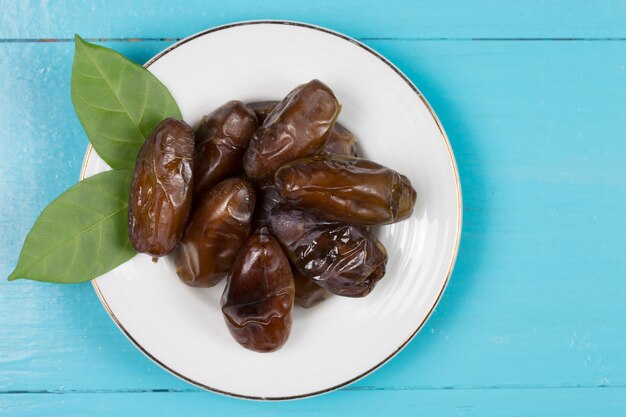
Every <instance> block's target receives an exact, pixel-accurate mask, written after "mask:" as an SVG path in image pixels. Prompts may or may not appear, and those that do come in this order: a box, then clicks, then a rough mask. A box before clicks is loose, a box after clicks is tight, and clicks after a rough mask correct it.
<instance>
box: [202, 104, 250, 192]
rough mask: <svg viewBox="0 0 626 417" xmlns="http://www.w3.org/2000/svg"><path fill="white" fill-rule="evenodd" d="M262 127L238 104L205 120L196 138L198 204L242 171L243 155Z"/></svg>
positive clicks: (218, 111)
mask: <svg viewBox="0 0 626 417" xmlns="http://www.w3.org/2000/svg"><path fill="white" fill-rule="evenodd" d="M258 127H259V124H258V122H257V119H256V116H255V115H254V112H252V110H250V109H249V108H248V107H247V106H246V105H245V104H243V103H242V102H240V101H236V100H233V101H229V102H228V103H226V104H224V105H223V106H220V107H218V108H217V109H215V110H214V111H213V112H212V113H211V114H209V115H208V116H204V117H203V118H202V123H201V124H200V126H199V127H198V129H197V130H196V134H195V138H196V156H195V158H194V170H193V175H194V199H195V200H199V199H200V198H201V197H202V196H203V195H204V194H206V193H207V192H208V191H209V190H210V189H211V188H212V187H213V186H214V185H215V184H217V183H218V182H220V181H222V180H223V179H226V178H228V177H232V176H235V175H237V174H239V173H240V172H241V171H242V169H243V155H244V154H245V153H246V148H247V147H248V143H249V142H250V138H251V137H252V135H253V134H254V132H255V131H256V129H257V128H258Z"/></svg>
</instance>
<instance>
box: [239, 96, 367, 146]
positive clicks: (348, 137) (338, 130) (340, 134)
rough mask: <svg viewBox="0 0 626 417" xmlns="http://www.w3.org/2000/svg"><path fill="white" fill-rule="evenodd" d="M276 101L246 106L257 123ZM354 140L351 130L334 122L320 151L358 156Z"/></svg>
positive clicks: (274, 105)
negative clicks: (254, 116)
mask: <svg viewBox="0 0 626 417" xmlns="http://www.w3.org/2000/svg"><path fill="white" fill-rule="evenodd" d="M278 103H279V102H278V101H257V102H254V103H249V104H248V107H249V108H250V109H251V110H252V111H253V112H254V114H256V118H257V119H258V121H259V124H262V123H263V122H264V121H265V119H266V118H267V115H268V114H270V113H271V111H272V110H274V107H276V105H277V104H278ZM356 142H357V140H356V137H355V136H354V135H353V134H352V132H350V131H349V130H348V129H346V128H345V127H343V125H341V124H340V123H335V125H334V126H333V128H332V130H331V131H330V135H329V136H328V139H327V140H326V143H325V144H324V146H323V147H322V150H321V151H320V153H322V154H325V155H346V156H358V155H357V149H356Z"/></svg>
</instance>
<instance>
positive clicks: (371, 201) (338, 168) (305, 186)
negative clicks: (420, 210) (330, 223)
mask: <svg viewBox="0 0 626 417" xmlns="http://www.w3.org/2000/svg"><path fill="white" fill-rule="evenodd" d="M274 183H275V185H276V188H277V189H278V190H279V192H280V194H281V196H282V197H283V198H284V199H285V200H287V201H290V202H293V203H294V204H296V205H298V206H300V207H306V208H309V209H312V210H315V211H316V212H318V214H320V215H321V216H323V217H325V218H327V219H329V220H335V221H339V222H344V223H349V224H360V225H371V226H373V225H382V224H389V223H395V222H398V221H401V220H404V219H406V218H408V217H410V216H411V214H412V213H413V207H414V205H415V198H416V192H415V189H414V188H413V187H412V186H411V182H410V181H409V179H408V178H407V177H405V176H404V175H400V174H399V173H397V172H396V171H394V170H392V169H389V168H386V167H384V166H382V165H380V164H377V163H375V162H372V161H368V160H366V159H360V158H353V157H349V156H339V155H316V156H312V157H309V158H302V159H298V160H296V161H293V162H291V163H289V164H287V165H285V166H283V167H282V168H280V169H279V170H278V172H276V177H275V181H274Z"/></svg>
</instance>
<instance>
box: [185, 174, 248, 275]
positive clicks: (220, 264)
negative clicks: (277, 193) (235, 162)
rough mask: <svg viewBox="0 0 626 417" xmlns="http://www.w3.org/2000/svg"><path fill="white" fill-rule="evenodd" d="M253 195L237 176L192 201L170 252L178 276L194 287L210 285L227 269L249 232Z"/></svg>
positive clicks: (246, 183) (225, 273) (245, 183)
mask: <svg viewBox="0 0 626 417" xmlns="http://www.w3.org/2000/svg"><path fill="white" fill-rule="evenodd" d="M254 203H255V195H254V189H253V187H252V185H251V184H250V183H249V182H247V181H246V180H244V179H241V178H229V179H227V180H224V181H222V182H220V183H219V184H217V185H216V186H215V187H214V188H213V189H212V190H211V191H210V192H209V193H208V194H206V195H205V196H204V197H203V198H202V200H201V201H200V202H199V203H197V204H196V206H195V208H194V210H193V212H192V214H191V218H190V219H189V224H188V225H187V228H186V229H185V234H184V235H183V238H182V240H181V241H180V244H179V245H178V247H177V248H176V250H175V252H174V262H175V263H176V272H177V273H178V276H179V277H180V279H181V280H182V281H183V282H184V283H185V284H188V285H191V286H194V287H212V286H214V285H216V284H217V283H219V282H220V281H221V280H222V278H224V277H225V276H226V275H227V274H228V271H229V270H230V268H231V266H232V265H233V262H234V261H235V258H236V257H237V253H238V252H239V249H240V248H241V245H242V244H243V242H244V241H245V239H246V238H247V237H248V235H249V234H250V220H251V218H252V212H253V210H254Z"/></svg>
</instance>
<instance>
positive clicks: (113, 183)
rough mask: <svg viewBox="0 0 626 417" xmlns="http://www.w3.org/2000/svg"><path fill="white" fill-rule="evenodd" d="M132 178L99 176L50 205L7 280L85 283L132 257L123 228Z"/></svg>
mask: <svg viewBox="0 0 626 417" xmlns="http://www.w3.org/2000/svg"><path fill="white" fill-rule="evenodd" d="M132 174H133V172H132V170H118V171H107V172H103V173H100V174H98V175H95V176H93V177H90V178H88V179H86V180H84V181H81V182H79V183H78V184H76V185H74V186H73V187H72V188H70V189H69V190H67V191H66V192H65V193H63V194H61V195H60V196H59V197H57V199H56V200H54V201H53V202H52V203H50V204H49V205H48V207H46V208H45V209H44V211H43V212H42V213H41V214H40V215H39V218H38V219H37V221H35V224H34V226H33V228H32V229H31V230H30V233H29V234H28V236H27V237H26V241H25V242H24V246H23V247H22V252H21V253H20V258H19V261H18V264H17V267H16V268H15V270H14V271H13V273H11V275H10V276H9V280H10V281H12V280H14V279H18V278H26V279H32V280H36V281H47V282H56V283H64V284H65V283H76V282H83V281H87V280H90V279H92V278H95V277H98V276H100V275H102V274H104V273H105V272H107V271H110V270H111V269H113V268H115V267H116V266H118V265H120V264H122V263H124V262H126V261H127V260H129V259H130V258H132V257H133V256H134V255H135V252H134V251H133V249H132V247H131V246H130V241H129V239H128V227H127V218H128V195H129V190H130V183H131V180H132Z"/></svg>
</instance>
